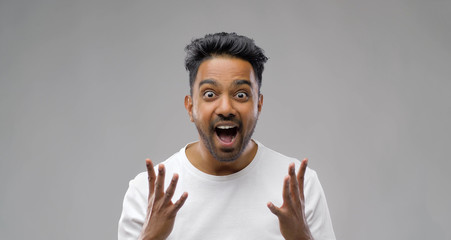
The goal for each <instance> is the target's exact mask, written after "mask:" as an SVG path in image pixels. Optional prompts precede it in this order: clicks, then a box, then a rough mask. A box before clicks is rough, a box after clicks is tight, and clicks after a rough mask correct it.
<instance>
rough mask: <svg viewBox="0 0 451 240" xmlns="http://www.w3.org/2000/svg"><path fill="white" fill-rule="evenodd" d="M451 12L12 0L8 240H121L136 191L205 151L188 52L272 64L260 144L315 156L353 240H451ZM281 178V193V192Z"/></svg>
mask: <svg viewBox="0 0 451 240" xmlns="http://www.w3.org/2000/svg"><path fill="white" fill-rule="evenodd" d="M450 13H451V3H450V1H438V0H437V1H369V0H365V1H351V0H347V1H332V0H330V1H313V0H312V1H285V2H277V1H190V3H188V1H164V2H163V1H161V2H158V1H142V0H136V1H133V0H132V1H118V0H113V1H106V0H92V1H68V0H39V1H26V0H14V1H12V0H9V1H8V0H1V1H0V80H1V82H0V131H1V132H0V159H1V162H0V238H1V239H115V238H116V231H117V221H118V219H119V215H120V212H121V208H122V206H121V204H122V198H123V195H124V193H125V191H126V189H127V186H128V181H129V180H130V179H132V178H133V177H134V176H135V175H136V174H137V173H138V172H141V171H144V170H145V167H144V159H145V158H146V157H150V158H152V159H153V160H154V161H155V162H160V161H162V160H164V159H166V158H167V157H169V156H170V155H172V154H173V153H174V152H176V151H177V150H179V149H180V148H181V147H183V146H184V145H185V144H186V143H187V142H190V141H194V140H196V138H197V132H196V130H195V128H194V125H192V124H191V123H190V122H189V119H188V116H187V113H186V111H185V109H184V107H183V98H184V95H185V94H187V93H188V77H187V73H186V72H185V70H184V67H183V58H184V51H183V48H184V46H185V45H186V44H187V43H188V42H189V41H190V40H191V39H192V38H193V37H200V36H203V35H204V34H205V33H210V32H218V31H235V32H238V33H240V34H244V35H247V36H250V37H252V38H254V39H255V40H256V42H257V44H258V45H260V46H261V47H262V48H264V49H265V51H266V53H267V55H268V56H269V57H270V60H269V62H268V63H267V65H266V70H265V73H264V77H263V87H262V92H263V94H264V96H265V99H264V106H263V112H262V115H261V117H260V120H259V124H258V126H257V129H256V133H255V138H256V139H258V140H259V141H261V142H262V143H264V144H265V145H266V146H268V147H271V148H273V149H275V150H277V151H279V152H282V153H284V154H286V155H289V156H294V157H298V158H304V157H309V158H310V166H311V167H312V168H313V169H315V170H316V171H317V172H318V175H319V177H320V180H321V182H322V184H323V187H324V189H325V192H326V196H327V199H328V203H329V208H330V212H331V216H332V219H333V223H334V228H335V232H336V235H337V238H338V239H349V240H360V239H366V240H372V239H374V240H376V239H451V229H450V223H451V217H450V214H451V211H450V210H451V208H450V206H449V203H450V202H451V190H450V186H449V183H450V180H451V177H450V174H449V173H448V172H449V170H450V167H451V163H450V156H451V154H450V153H451V151H450V148H451V127H450V122H451V107H450V102H451V97H450V93H449V92H450V90H451V81H450V76H451V70H450V66H451V45H450V43H451V24H450V23H451V17H450ZM281 181H282V179H281Z"/></svg>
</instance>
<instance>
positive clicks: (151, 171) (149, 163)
mask: <svg viewBox="0 0 451 240" xmlns="http://www.w3.org/2000/svg"><path fill="white" fill-rule="evenodd" d="M146 167H147V178H148V180H149V198H150V197H151V195H152V194H153V191H154V189H155V179H156V178H157V176H156V175H155V170H154V169H153V164H152V161H151V160H150V159H149V158H147V159H146Z"/></svg>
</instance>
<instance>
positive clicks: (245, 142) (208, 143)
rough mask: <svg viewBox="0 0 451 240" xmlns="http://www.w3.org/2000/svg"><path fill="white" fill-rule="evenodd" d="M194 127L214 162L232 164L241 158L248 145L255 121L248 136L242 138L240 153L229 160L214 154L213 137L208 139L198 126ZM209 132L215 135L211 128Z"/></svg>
mask: <svg viewBox="0 0 451 240" xmlns="http://www.w3.org/2000/svg"><path fill="white" fill-rule="evenodd" d="M195 125H196V128H197V132H199V136H200V137H201V138H202V140H203V142H204V145H205V147H206V148H207V149H208V151H209V152H210V154H211V155H212V156H213V157H214V158H215V159H216V160H218V161H220V162H233V161H235V160H237V159H238V158H239V157H240V156H241V154H242V153H243V151H244V149H246V147H247V145H248V144H249V142H250V140H251V138H252V135H253V134H254V130H255V127H256V126H257V120H256V121H255V124H254V126H253V127H252V129H251V131H250V132H249V134H248V135H247V136H244V137H243V144H242V147H241V149H240V151H239V152H238V153H237V154H235V155H233V156H230V157H229V158H224V157H219V156H218V155H217V154H216V152H215V151H214V150H213V146H212V143H213V137H214V136H212V137H211V139H209V138H208V136H207V135H206V134H205V133H204V132H203V131H202V130H200V128H199V126H197V123H195ZM212 125H213V124H212ZM210 131H212V132H214V133H215V131H214V128H213V127H211V129H210Z"/></svg>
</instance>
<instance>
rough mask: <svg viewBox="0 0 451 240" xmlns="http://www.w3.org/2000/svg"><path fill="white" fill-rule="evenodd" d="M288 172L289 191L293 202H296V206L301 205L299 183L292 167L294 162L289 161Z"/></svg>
mask: <svg viewBox="0 0 451 240" xmlns="http://www.w3.org/2000/svg"><path fill="white" fill-rule="evenodd" d="M288 174H289V175H290V192H291V198H292V200H293V203H294V204H296V206H295V207H296V208H299V207H300V206H301V199H300V197H301V196H300V194H299V184H298V180H297V178H296V170H295V167H294V163H290V165H289V166H288Z"/></svg>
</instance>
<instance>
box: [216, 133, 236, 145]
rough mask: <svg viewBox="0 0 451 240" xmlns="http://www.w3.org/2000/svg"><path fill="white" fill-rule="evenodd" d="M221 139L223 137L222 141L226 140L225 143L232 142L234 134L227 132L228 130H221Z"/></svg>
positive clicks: (219, 135)
mask: <svg viewBox="0 0 451 240" xmlns="http://www.w3.org/2000/svg"><path fill="white" fill-rule="evenodd" d="M218 137H219V139H221V141H223V142H225V143H231V142H232V140H233V137H234V136H233V135H232V134H227V132H226V131H225V132H220V133H219V134H218Z"/></svg>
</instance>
